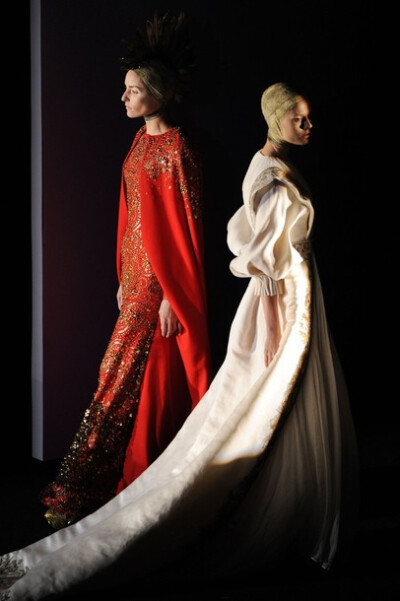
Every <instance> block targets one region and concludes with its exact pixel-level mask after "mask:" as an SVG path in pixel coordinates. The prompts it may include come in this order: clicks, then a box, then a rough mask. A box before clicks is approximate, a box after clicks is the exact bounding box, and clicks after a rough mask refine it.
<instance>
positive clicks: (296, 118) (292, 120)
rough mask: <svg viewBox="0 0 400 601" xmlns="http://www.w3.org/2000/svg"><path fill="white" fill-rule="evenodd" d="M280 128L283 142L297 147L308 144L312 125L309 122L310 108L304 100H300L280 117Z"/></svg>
mask: <svg viewBox="0 0 400 601" xmlns="http://www.w3.org/2000/svg"><path fill="white" fill-rule="evenodd" d="M280 128H281V132H282V136H283V138H284V140H285V142H289V144H297V145H298V146H304V145H305V144H308V142H309V140H310V134H311V128H312V123H311V121H310V107H309V105H308V102H307V101H306V100H304V98H301V99H300V100H299V101H298V102H297V103H296V105H295V106H294V108H293V109H292V110H291V111H288V112H287V113H286V114H285V115H284V116H283V117H282V119H281V121H280Z"/></svg>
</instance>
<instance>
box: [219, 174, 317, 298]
mask: <svg viewBox="0 0 400 601" xmlns="http://www.w3.org/2000/svg"><path fill="white" fill-rule="evenodd" d="M295 205H296V203H294V202H293V198H292V193H291V191H290V190H289V188H288V187H287V186H285V185H284V183H282V182H281V181H277V180H275V181H274V183H273V184H272V186H270V187H268V189H267V191H265V192H261V193H259V201H258V198H255V202H254V206H255V207H256V211H255V220H254V224H253V227H250V225H249V222H248V219H247V218H246V212H245V211H244V210H243V209H244V207H242V208H241V209H239V211H237V213H236V214H235V215H234V216H233V218H232V219H231V221H230V222H229V224H228V246H229V248H230V249H231V251H232V252H233V253H234V254H236V255H237V256H236V258H235V259H233V260H232V261H231V263H230V269H231V271H232V273H233V274H234V275H235V276H237V277H253V278H256V294H257V295H263V294H267V295H274V294H278V293H279V292H280V291H281V284H280V280H282V279H284V278H285V276H286V274H287V273H288V272H289V270H290V269H291V267H292V266H293V265H296V264H299V263H301V262H302V261H303V257H302V256H301V255H300V254H299V252H298V251H297V250H296V249H295V247H294V246H293V244H294V243H295V242H296V240H293V239H292V238H293V235H292V234H293V233H294V232H295V233H296V238H297V237H298V234H299V231H301V230H303V229H304V236H303V237H305V236H306V235H307V229H306V227H305V228H302V227H300V228H299V224H300V223H301V221H305V223H306V222H307V219H305V220H304V219H301V213H302V211H301V210H299V208H298V207H296V206H295ZM299 218H300V220H299ZM300 237H301V234H300Z"/></svg>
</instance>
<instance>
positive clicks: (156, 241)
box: [117, 126, 211, 407]
mask: <svg viewBox="0 0 400 601" xmlns="http://www.w3.org/2000/svg"><path fill="white" fill-rule="evenodd" d="M173 131H174V132H175V135H171V136H170V145H169V153H166V154H163V157H162V160H160V161H157V162H156V161H152V162H151V163H149V165H148V166H146V164H145V165H144V166H143V169H142V171H141V174H140V184H139V188H140V190H141V219H142V236H143V244H144V246H145V248H146V252H147V254H148V257H149V260H150V263H151V265H152V268H153V270H154V272H155V274H156V277H157V279H158V281H159V283H160V285H161V287H162V289H163V292H164V297H165V298H167V299H168V301H169V302H170V304H171V306H172V308H173V310H174V312H175V314H176V315H177V317H178V319H179V321H180V322H181V324H182V325H183V327H184V333H183V334H182V335H181V336H179V337H178V338H177V342H178V346H179V348H180V351H181V355H182V360H183V363H184V366H185V370H186V372H187V377H188V384H189V390H190V393H191V397H192V403H193V407H194V406H195V405H196V404H197V402H198V401H199V400H200V397H201V396H202V394H203V393H204V391H205V390H206V389H207V386H208V383H209V378H210V373H211V363H210V349H209V337H208V321H207V297H206V287H205V277H204V231H203V220H202V175H201V171H200V169H199V161H198V158H197V157H196V155H195V153H194V150H193V148H192V147H191V146H190V145H189V144H188V141H187V139H186V138H185V136H184V135H182V133H181V131H180V129H179V128H174V130H173ZM142 136H147V137H148V138H151V136H148V135H147V134H146V133H145V126H143V127H141V128H140V129H139V131H138V132H137V134H136V136H135V139H134V141H133V145H132V148H133V147H134V146H135V145H136V144H138V142H139V140H140V139H141V137H142ZM164 153H165V148H164ZM127 221H128V213H127V202H126V191H125V185H124V181H123V180H122V182H121V190H120V204H119V216H118V234H117V273H118V277H119V278H120V277H121V244H122V239H123V235H124V232H125V228H126V225H127Z"/></svg>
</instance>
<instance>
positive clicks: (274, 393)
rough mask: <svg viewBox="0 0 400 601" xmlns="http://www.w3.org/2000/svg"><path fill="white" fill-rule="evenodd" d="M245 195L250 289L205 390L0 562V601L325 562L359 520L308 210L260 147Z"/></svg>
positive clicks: (346, 412) (235, 234)
mask: <svg viewBox="0 0 400 601" xmlns="http://www.w3.org/2000/svg"><path fill="white" fill-rule="evenodd" d="M243 199H244V204H243V206H242V207H241V208H240V209H239V210H238V211H237V212H236V213H235V215H234V216H233V217H232V219H231V220H230V222H229V224H228V245H229V248H230V250H231V251H232V253H233V254H234V255H235V258H234V259H233V260H232V262H231V270H232V272H233V273H234V274H235V275H236V276H238V277H247V278H249V284H248V287H247V289H246V291H245V293H244V295H243V298H242V300H241V302H240V304H239V307H238V310H237V312H236V315H235V317H234V320H233V322H232V325H231V331H230V335H229V341H228V347H227V353H226V357H225V360H224V362H223V364H222V365H221V367H220V369H219V371H218V373H217V374H216V376H215V378H214V380H213V382H212V384H211V386H210V388H209V390H208V391H207V393H206V394H205V395H204V397H203V399H202V400H201V402H200V403H199V404H198V405H197V407H196V408H195V409H194V411H193V412H192V413H191V415H190V416H189V417H188V418H187V420H186V422H185V423H184V425H183V427H182V428H181V430H180V431H179V433H178V434H177V436H176V437H175V439H174V440H173V441H172V443H171V444H170V445H169V447H168V448H167V449H166V450H165V451H164V453H163V454H162V455H161V456H160V457H159V458H158V459H157V460H156V461H155V462H154V463H153V464H152V465H151V466H150V467H149V468H148V469H147V470H146V471H145V472H144V473H143V474H142V475H141V476H140V477H139V478H138V479H137V480H135V481H134V482H133V483H132V484H131V485H130V486H128V487H127V488H126V489H125V490H124V491H123V492H121V493H120V494H119V495H118V496H116V497H115V498H114V499H112V500H111V501H110V502H108V503H107V504H106V505H104V506H103V507H101V508H100V509H99V510H97V511H96V512H94V513H93V514H91V515H89V516H87V517H86V518H84V519H82V520H81V521H79V522H77V523H76V524H73V525H71V526H69V527H67V528H64V529H63V530H60V531H58V532H55V533H54V534H52V535H50V536H47V537H46V538H44V539H42V540H39V541H38V542H36V543H33V544H32V545H30V546H28V547H25V548H24V549H20V550H17V551H15V552H12V553H8V554H6V555H4V556H3V557H2V558H1V574H2V581H1V582H2V587H3V592H2V597H1V599H10V600H20V601H28V600H36V599H43V598H45V597H46V596H48V595H51V594H57V593H62V592H65V591H68V592H75V591H81V590H90V589H97V588H98V589H100V588H102V589H104V588H105V587H108V586H113V585H115V584H121V583H124V582H128V581H132V583H134V582H135V579H137V578H139V577H143V575H146V574H151V573H153V572H156V571H157V570H158V569H159V568H160V569H161V568H165V567H166V566H168V564H169V563H170V562H175V566H178V565H181V562H183V560H185V562H184V565H185V568H184V569H185V573H191V574H192V575H193V576H197V577H199V578H202V577H208V578H209V577H214V576H225V575H229V574H237V573H238V572H239V571H240V570H242V571H244V570H246V569H247V568H252V569H254V567H256V566H257V565H262V566H265V565H268V563H269V562H274V561H275V560H276V559H280V558H284V557H285V555H286V554H287V553H290V554H293V553H295V555H296V556H299V557H301V558H308V559H312V560H313V561H314V562H316V563H317V564H319V565H321V566H322V567H323V568H329V567H330V566H331V565H332V562H333V561H334V558H335V556H336V554H337V548H338V541H341V540H342V538H341V537H343V539H345V538H346V534H347V532H348V525H349V523H350V522H351V520H352V519H353V517H354V515H355V514H353V513H352V512H353V510H356V507H355V505H356V503H355V500H356V494H357V480H358V466H357V448H356V441H355V436H354V430H353V422H352V417H351V414H350V409H349V403H348V398H347V392H346V386H345V382H344V380H343V376H342V371H341V368H340V364H339V362H338V360H337V357H336V353H335V349H334V346H333V343H332V340H331V337H330V333H329V329H328V325H327V322H326V315H325V309H324V301H323V295H322V291H321V286H320V280H319V276H318V271H317V267H316V263H315V260H314V257H313V254H312V249H311V245H310V233H311V229H312V224H313V215H314V213H313V208H312V205H311V201H310V199H309V198H308V197H306V196H305V195H304V191H302V192H300V186H298V185H297V183H296V177H295V176H294V172H293V171H291V169H290V167H289V166H288V164H286V163H285V162H283V161H282V160H280V159H279V158H276V157H271V156H265V155H263V154H262V153H261V152H260V151H259V152H257V153H256V154H255V156H254V157H253V159H252V161H251V163H250V166H249V169H248V171H247V174H246V176H245V179H244V182H243ZM264 294H278V295H279V313H280V319H281V329H282V337H281V341H280V345H279V348H278V351H277V353H276V355H275V357H274V359H273V361H272V363H270V364H269V365H268V367H266V365H265V363H264V343H265V335H266V327H265V319H264V315H263V311H262V307H261V300H260V299H261V297H262V295H264ZM188 558H189V559H188ZM182 565H183V564H182ZM134 598H135V595H134V586H133V587H132V599H134Z"/></svg>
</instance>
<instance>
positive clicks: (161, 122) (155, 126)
mask: <svg viewBox="0 0 400 601" xmlns="http://www.w3.org/2000/svg"><path fill="white" fill-rule="evenodd" d="M144 120H145V124H146V133H148V134H149V135H150V136H158V135H160V134H164V133H165V132H166V131H168V130H169V129H171V124H170V123H169V121H168V120H167V119H166V118H165V116H164V115H162V114H161V113H159V114H155V115H154V116H151V117H150V118H146V117H145V119H144Z"/></svg>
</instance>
